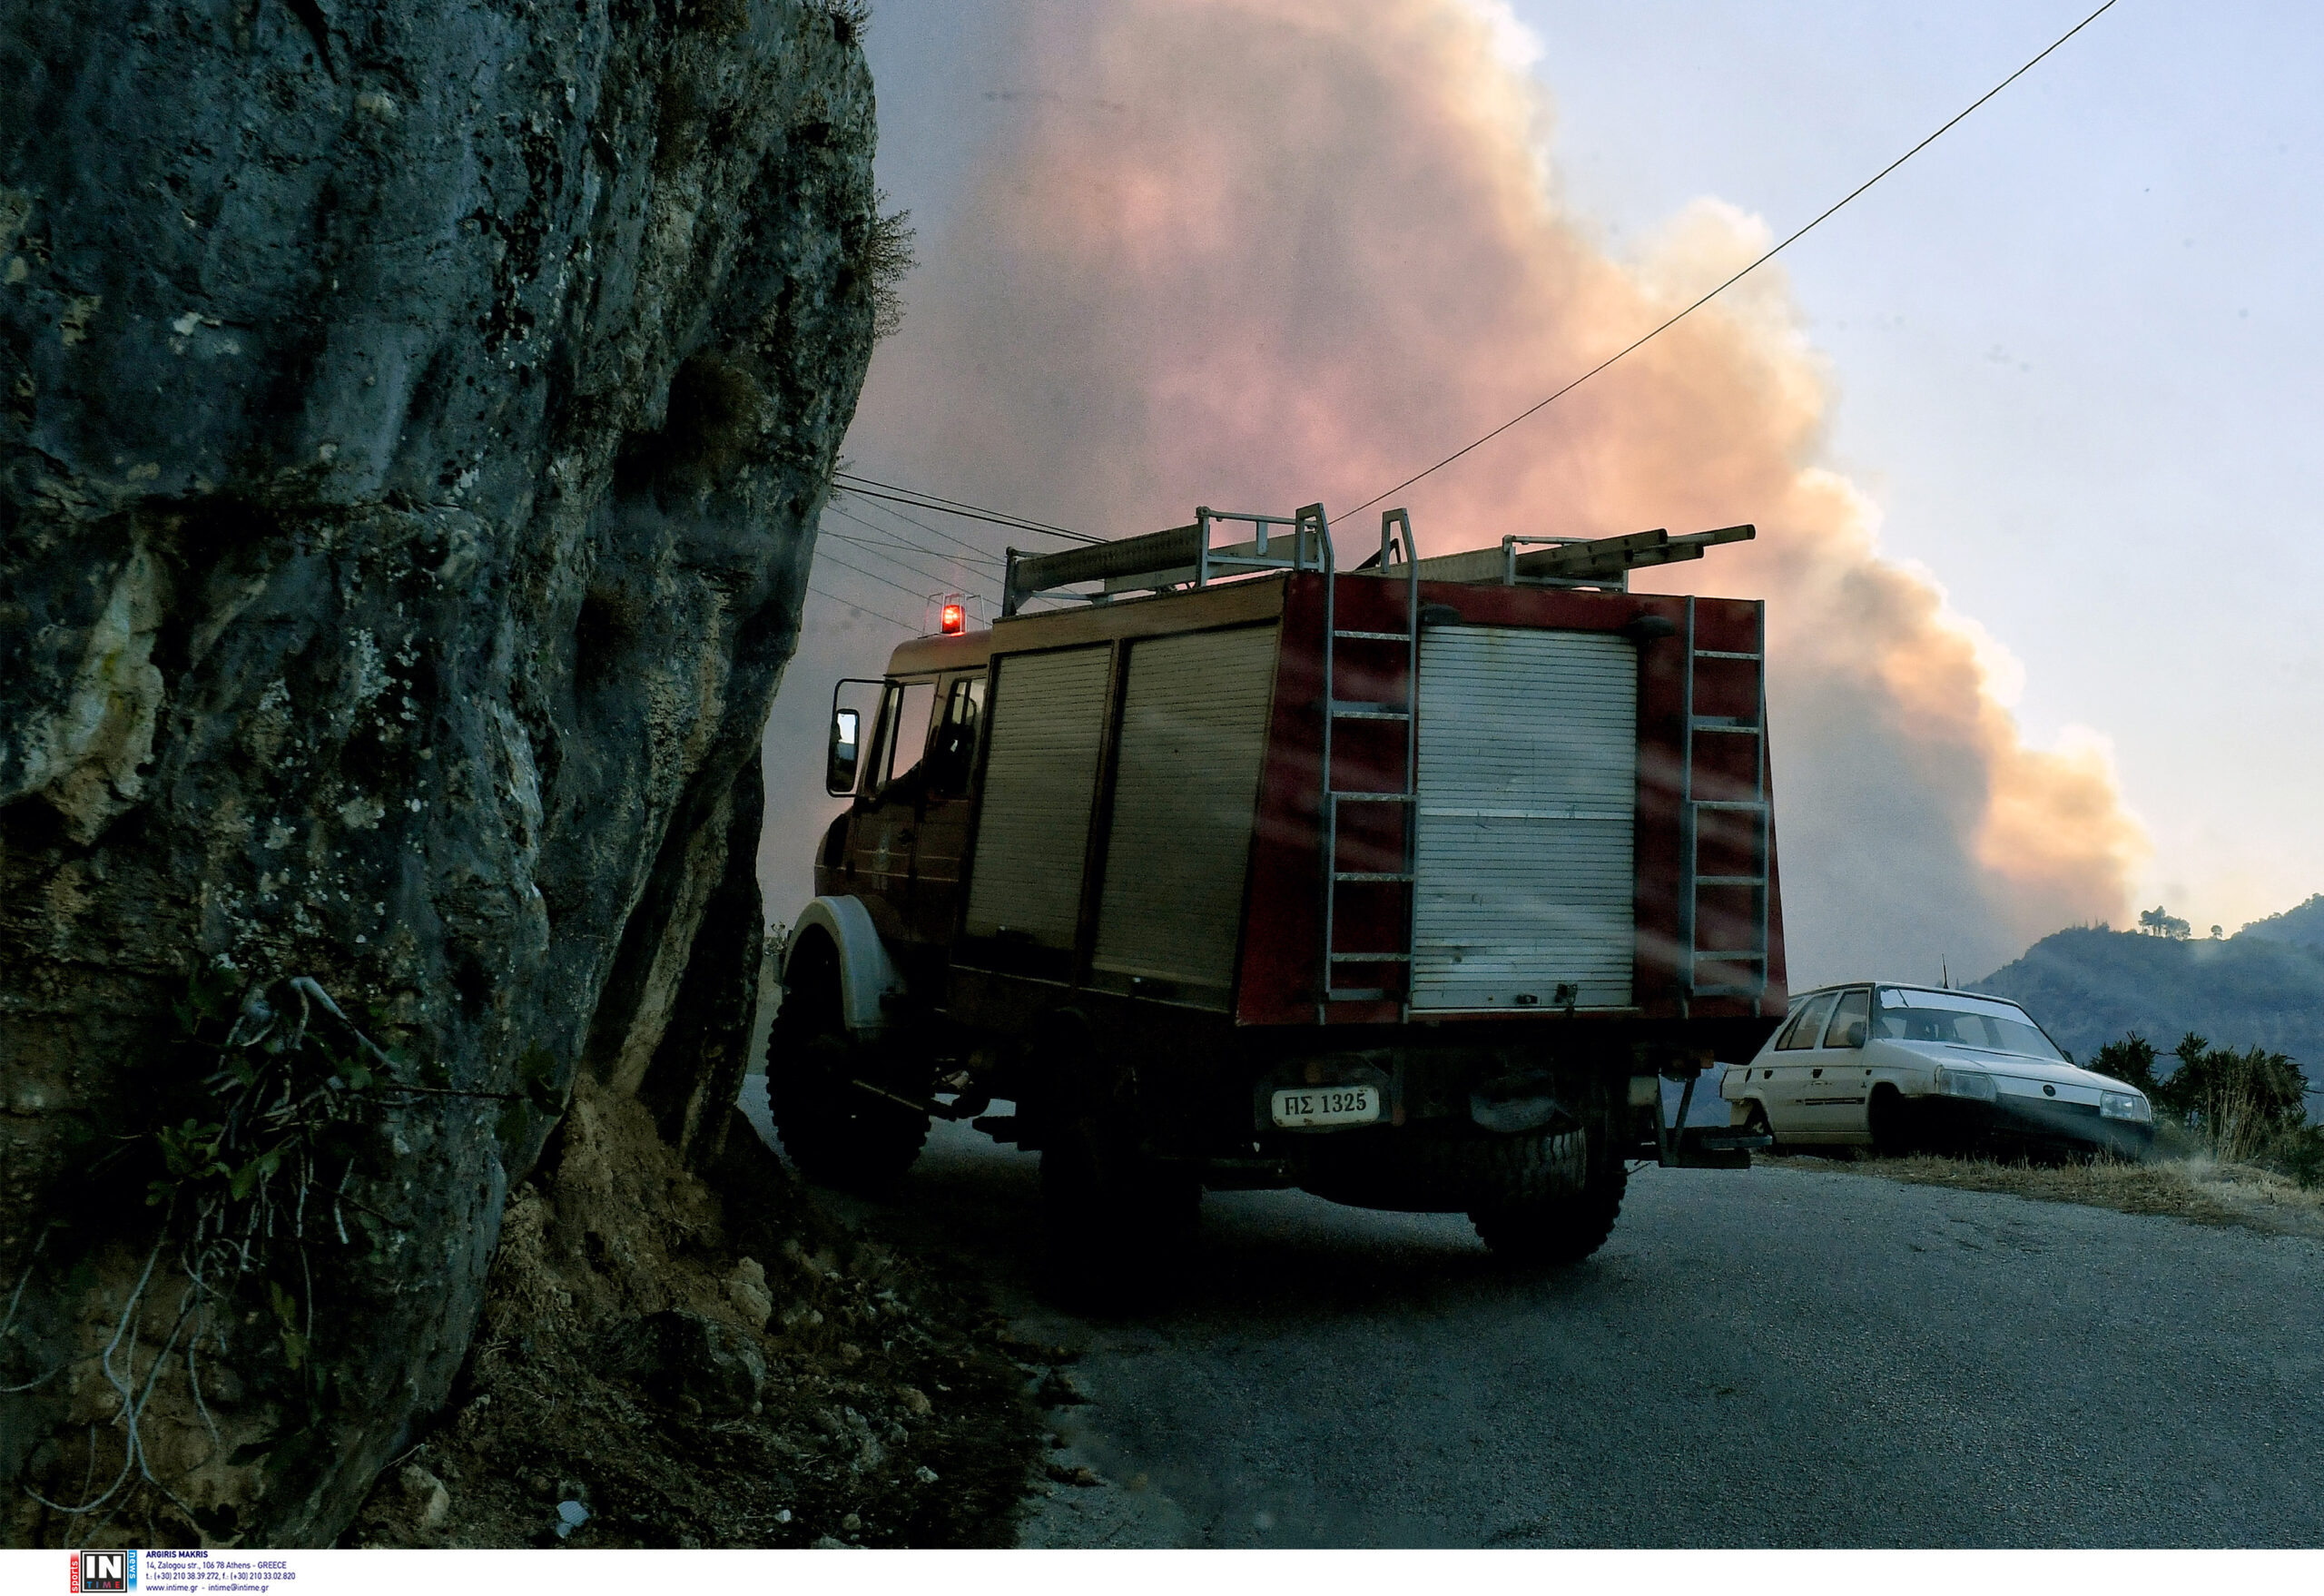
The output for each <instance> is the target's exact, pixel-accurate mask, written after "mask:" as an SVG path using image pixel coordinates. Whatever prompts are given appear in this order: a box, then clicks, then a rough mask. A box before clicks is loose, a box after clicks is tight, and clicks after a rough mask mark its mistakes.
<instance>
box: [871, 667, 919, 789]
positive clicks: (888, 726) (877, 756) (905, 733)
mask: <svg viewBox="0 0 2324 1596" xmlns="http://www.w3.org/2000/svg"><path fill="white" fill-rule="evenodd" d="M935 707H936V684H935V683H933V682H891V683H889V684H888V691H887V693H886V694H885V695H883V696H882V697H881V700H880V729H879V734H878V740H877V742H876V743H875V744H873V747H872V764H871V766H870V769H869V772H868V773H867V774H866V775H865V777H864V783H863V791H865V792H867V793H883V792H885V791H886V790H887V789H888V788H889V787H891V786H893V785H895V783H898V782H901V781H902V780H903V779H904V778H905V777H906V776H908V775H910V774H911V773H912V772H913V771H915V770H917V769H918V768H919V767H920V762H921V754H922V752H923V751H924V750H925V749H926V748H927V746H928V719H929V714H930V712H931V711H932V710H933V709H934V708H935Z"/></svg>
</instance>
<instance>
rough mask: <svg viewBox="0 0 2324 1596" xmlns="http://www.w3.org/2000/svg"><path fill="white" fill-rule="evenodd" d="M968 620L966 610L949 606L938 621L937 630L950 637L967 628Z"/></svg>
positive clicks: (957, 606) (952, 605)
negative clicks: (964, 627)
mask: <svg viewBox="0 0 2324 1596" xmlns="http://www.w3.org/2000/svg"><path fill="white" fill-rule="evenodd" d="M968 619H969V617H968V612H967V611H966V610H964V609H962V608H961V607H960V606H959V605H957V604H948V605H946V606H944V608H943V611H942V612H941V614H940V617H939V619H938V621H937V629H938V630H940V631H941V632H942V633H943V634H944V635H946V636H948V637H949V636H950V635H953V634H954V633H956V632H958V631H960V629H961V628H962V627H963V626H967V625H968Z"/></svg>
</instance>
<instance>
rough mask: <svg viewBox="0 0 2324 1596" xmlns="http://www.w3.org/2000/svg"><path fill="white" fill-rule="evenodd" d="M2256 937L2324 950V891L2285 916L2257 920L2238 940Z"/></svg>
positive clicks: (2262, 939)
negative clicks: (2296, 943) (2297, 943)
mask: <svg viewBox="0 0 2324 1596" xmlns="http://www.w3.org/2000/svg"><path fill="white" fill-rule="evenodd" d="M2245 937H2256V938H2258V939H2259V940H2260V941H2267V942H2299V943H2302V944H2305V945H2306V946H2308V947H2310V948H2324V892H2319V893H2317V894H2316V896H2314V897H2313V898H2310V899H2309V901H2307V902H2305V903H2302V904H2301V905H2300V906H2299V908H2297V909H2287V910H2285V911H2283V912H2282V913H2281V914H2270V916H2268V918H2267V919H2265V920H2255V921H2252V922H2251V923H2250V925H2247V926H2245V927H2244V928H2243V929H2242V930H2241V931H2237V932H2236V933H2235V940H2236V941H2241V940H2242V939H2244V938H2245Z"/></svg>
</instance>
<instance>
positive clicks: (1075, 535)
mask: <svg viewBox="0 0 2324 1596" xmlns="http://www.w3.org/2000/svg"><path fill="white" fill-rule="evenodd" d="M2107 3H2108V4H2109V5H2112V3H2113V0H2107ZM832 480H833V481H834V482H838V483H842V484H844V485H845V486H846V488H847V490H848V491H849V492H851V493H860V494H862V496H863V497H864V498H884V499H888V500H890V501H891V502H893V503H896V504H901V505H909V506H910V507H912V508H913V509H916V510H940V511H941V512H942V513H944V514H945V515H948V516H960V517H965V518H967V519H969V520H971V521H990V522H991V523H992V524H993V525H994V526H996V527H1014V528H1016V529H1017V530H1018V531H1020V532H1039V533H1044V534H1046V535H1048V536H1049V537H1069V538H1071V539H1073V540H1074V541H1075V542H1077V543H1103V542H1105V541H1106V540H1105V539H1104V538H1102V537H1091V536H1090V535H1089V534H1088V533H1087V532H1076V531H1074V530H1072V529H1071V528H1070V527H1052V526H1050V525H1049V523H1048V522H1047V521H1035V520H1031V519H1029V518H1028V517H1023V516H1012V515H1009V514H1008V513H1007V512H1006V511H1003V510H990V509H987V508H985V507H983V506H982V505H973V504H970V503H968V502H967V501H966V500H964V499H957V498H944V497H943V496H942V495H940V494H934V493H923V492H922V491H921V490H920V489H919V488H905V487H901V486H900V485H899V484H897V483H893V482H881V481H880V480H878V479H877V478H871V477H858V476H857V475H855V474H854V473H853V472H852V471H834V472H832Z"/></svg>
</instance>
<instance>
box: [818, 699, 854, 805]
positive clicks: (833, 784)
mask: <svg viewBox="0 0 2324 1596" xmlns="http://www.w3.org/2000/svg"><path fill="white" fill-rule="evenodd" d="M862 727H863V717H862V715H860V714H857V713H856V712H855V711H853V710H852V709H834V710H833V711H832V740H831V746H830V747H829V749H827V750H826V751H825V753H824V754H823V791H824V792H826V793H830V794H831V795H832V797H834V798H843V797H845V796H846V795H847V794H848V793H852V792H854V791H855V765H856V748H857V734H858V733H860V732H861V731H862Z"/></svg>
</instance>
